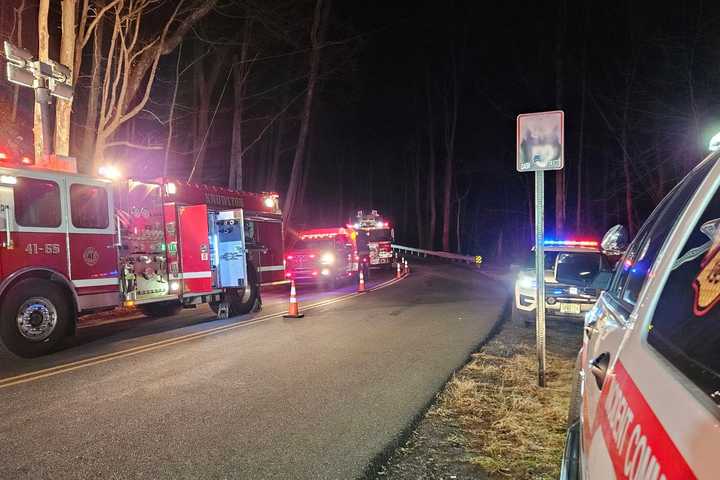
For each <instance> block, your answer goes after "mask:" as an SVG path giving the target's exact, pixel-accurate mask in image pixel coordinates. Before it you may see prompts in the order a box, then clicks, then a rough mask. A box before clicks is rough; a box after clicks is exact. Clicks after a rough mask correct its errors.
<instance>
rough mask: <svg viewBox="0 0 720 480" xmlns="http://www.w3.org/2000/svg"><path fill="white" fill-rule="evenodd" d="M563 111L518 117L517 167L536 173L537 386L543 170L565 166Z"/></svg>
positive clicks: (541, 355) (541, 370) (541, 379)
mask: <svg viewBox="0 0 720 480" xmlns="http://www.w3.org/2000/svg"><path fill="white" fill-rule="evenodd" d="M564 126H565V113H564V112H562V111H560V110H558V111H555V112H541V113H524V114H522V115H518V117H517V146H516V147H517V170H518V172H535V284H536V289H535V337H536V344H537V357H538V385H539V386H541V387H544V386H545V251H544V243H543V239H544V237H545V170H560V169H562V168H563V165H564V154H563V145H564V140H565V138H564Z"/></svg>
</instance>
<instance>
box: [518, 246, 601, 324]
mask: <svg viewBox="0 0 720 480" xmlns="http://www.w3.org/2000/svg"><path fill="white" fill-rule="evenodd" d="M534 250H535V249H534V248H533V250H532V251H531V252H530V257H529V258H528V260H527V263H526V265H525V268H524V269H523V270H521V271H520V273H519V274H518V276H517V279H516V281H515V292H514V294H515V295H514V298H515V301H514V303H513V309H512V314H513V317H514V318H513V320H518V321H524V322H525V323H526V324H528V325H529V324H531V323H532V322H533V321H534V320H535V288H536V282H535V251H534ZM544 250H545V255H544V260H545V283H546V287H545V314H546V315H550V316H556V317H570V318H577V319H582V318H584V315H585V313H587V311H588V310H590V309H591V308H592V306H593V305H594V304H595V302H596V301H597V298H598V293H599V292H598V289H597V288H595V286H594V285H593V284H592V281H593V280H594V279H595V277H596V275H597V274H598V272H600V271H602V270H607V269H608V268H609V264H608V260H607V258H606V257H605V255H604V254H603V253H602V252H601V251H600V246H599V245H598V242H595V241H588V240H545V242H544ZM558 264H562V265H563V266H564V267H565V272H566V275H567V274H569V273H570V272H571V271H574V275H575V277H577V280H578V281H577V282H574V283H573V284H567V283H561V282H558V280H557V278H556V275H555V270H556V268H557V265H558ZM583 279H587V281H583Z"/></svg>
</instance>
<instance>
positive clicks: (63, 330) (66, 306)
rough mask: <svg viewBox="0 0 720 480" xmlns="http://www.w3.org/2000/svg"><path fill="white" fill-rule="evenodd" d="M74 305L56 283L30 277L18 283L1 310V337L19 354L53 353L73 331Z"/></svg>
mask: <svg viewBox="0 0 720 480" xmlns="http://www.w3.org/2000/svg"><path fill="white" fill-rule="evenodd" d="M72 317H73V314H72V308H71V305H70V302H69V299H68V297H67V294H66V293H65V292H63V290H62V289H61V288H60V287H58V286H57V285H56V284H54V283H53V282H50V281H48V280H43V279H40V278H29V279H27V280H22V281H20V282H18V283H17V284H15V285H14V286H13V287H12V288H11V289H10V291H9V292H8V293H7V295H6V296H5V299H4V300H3V302H2V307H1V309H0V337H2V340H3V343H4V344H5V346H6V347H7V349H8V350H10V351H11V352H13V353H14V354H16V355H18V356H20V357H26V358H30V357H38V356H40V355H45V354H48V353H50V352H52V351H53V350H54V349H56V348H57V347H58V345H59V344H60V342H62V340H63V337H65V335H66V334H67V333H68V332H69V330H70V322H72V321H73V319H72Z"/></svg>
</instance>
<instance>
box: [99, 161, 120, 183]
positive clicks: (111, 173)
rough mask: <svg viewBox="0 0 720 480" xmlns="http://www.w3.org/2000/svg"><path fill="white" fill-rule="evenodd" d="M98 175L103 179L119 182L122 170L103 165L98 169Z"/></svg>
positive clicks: (113, 166)
mask: <svg viewBox="0 0 720 480" xmlns="http://www.w3.org/2000/svg"><path fill="white" fill-rule="evenodd" d="M98 174H100V176H101V177H105V178H109V179H110V180H117V179H119V178H120V176H121V174H120V169H118V168H117V167H116V166H115V165H103V166H102V167H100V168H99V169H98Z"/></svg>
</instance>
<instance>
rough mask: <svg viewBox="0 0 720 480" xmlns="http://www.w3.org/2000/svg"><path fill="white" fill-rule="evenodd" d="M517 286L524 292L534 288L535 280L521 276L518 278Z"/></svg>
mask: <svg viewBox="0 0 720 480" xmlns="http://www.w3.org/2000/svg"><path fill="white" fill-rule="evenodd" d="M518 286H519V287H520V288H523V289H526V290H530V289H532V288H535V279H534V278H532V277H527V276H525V275H522V276H520V277H519V278H518Z"/></svg>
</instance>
